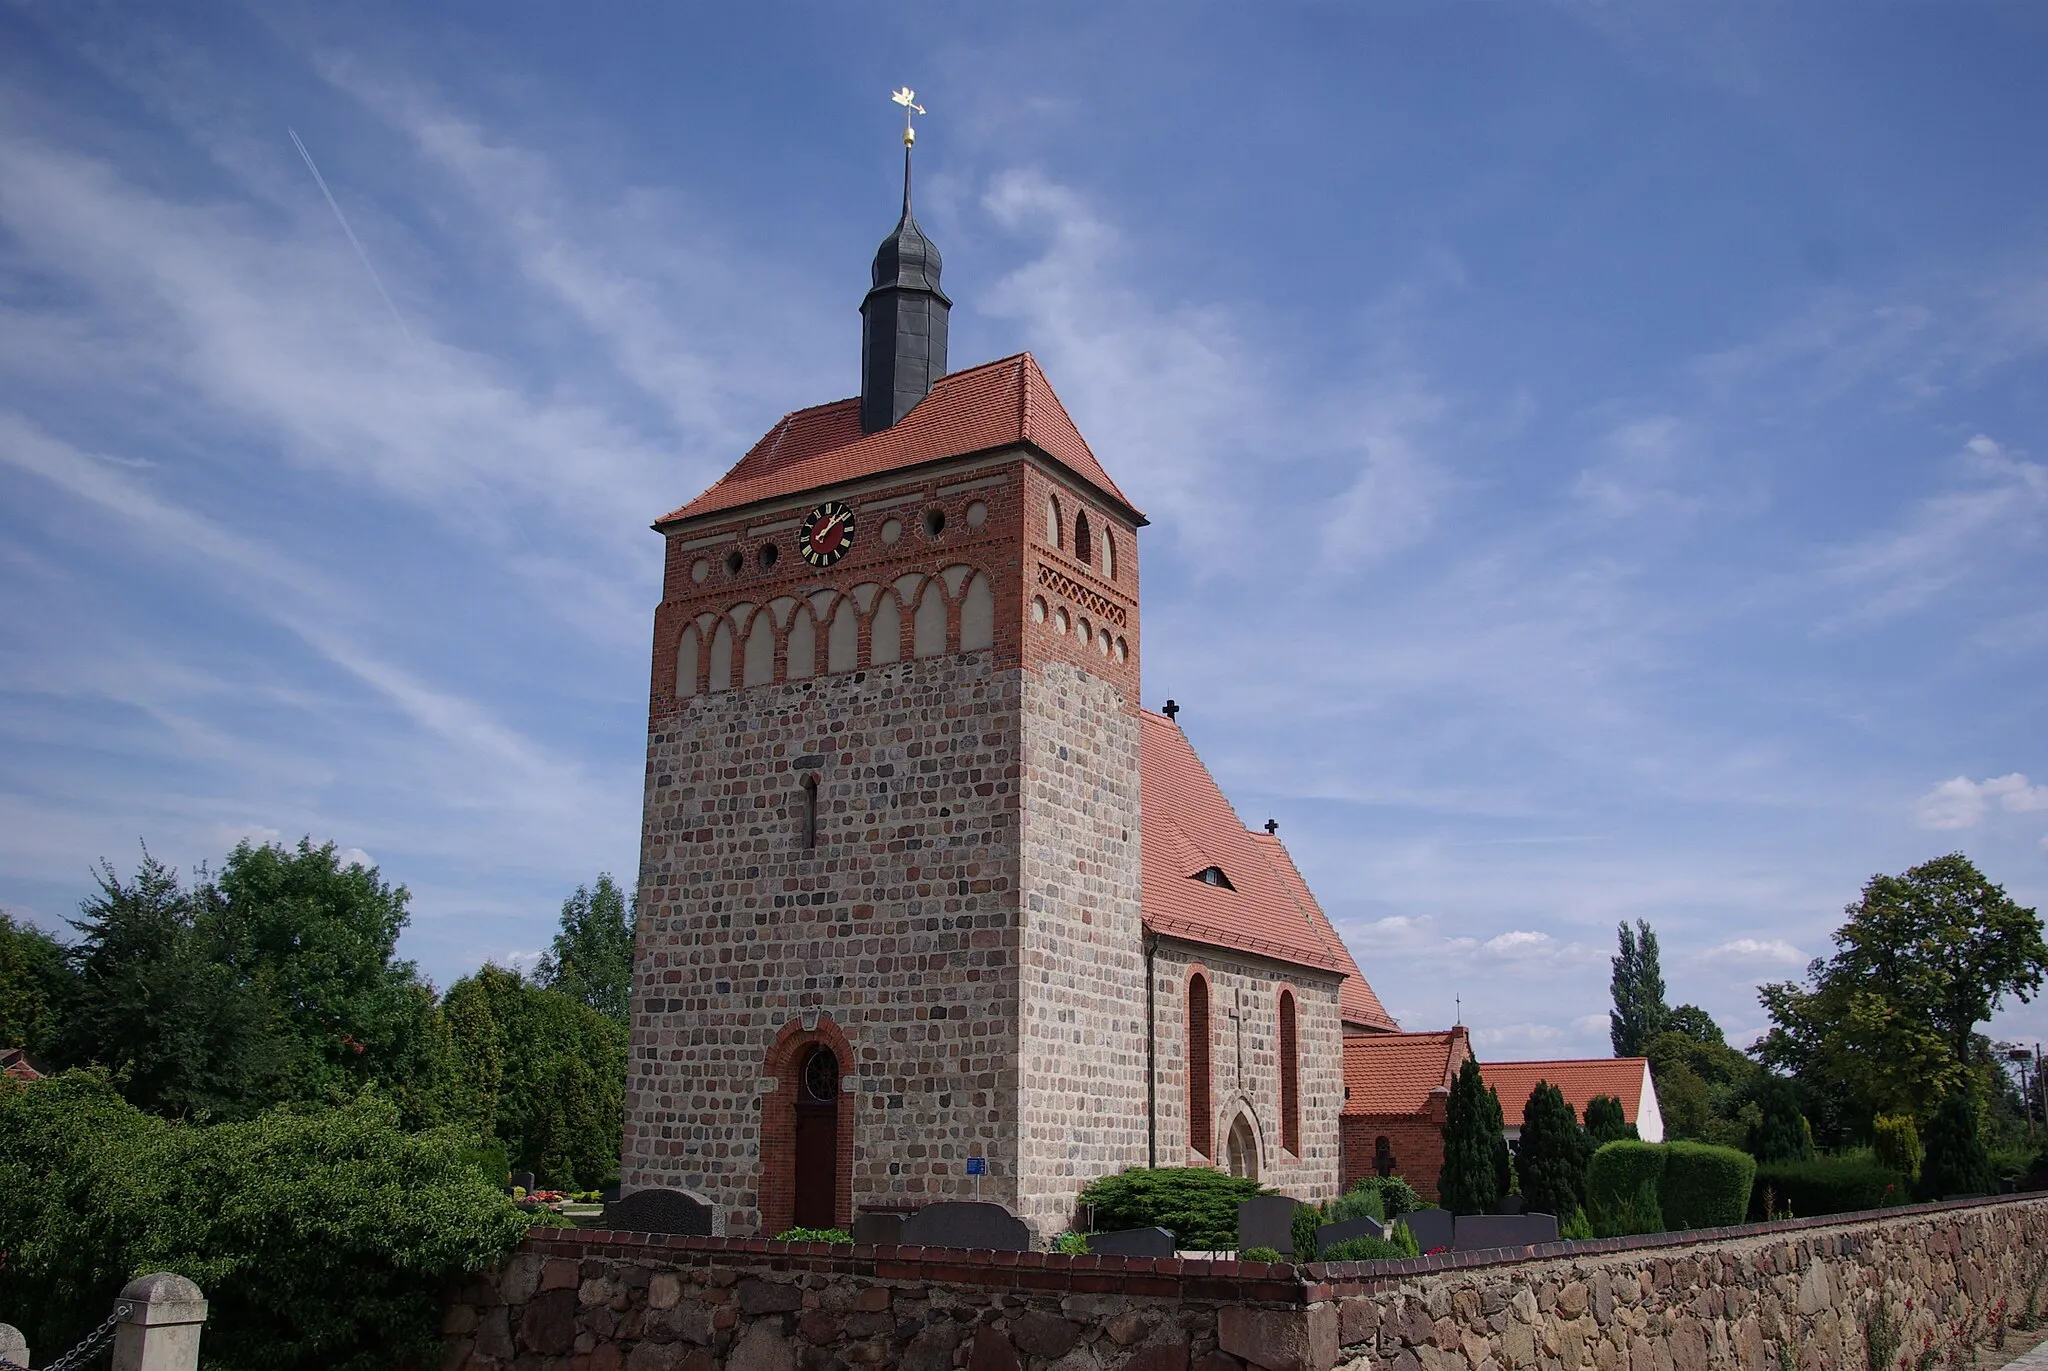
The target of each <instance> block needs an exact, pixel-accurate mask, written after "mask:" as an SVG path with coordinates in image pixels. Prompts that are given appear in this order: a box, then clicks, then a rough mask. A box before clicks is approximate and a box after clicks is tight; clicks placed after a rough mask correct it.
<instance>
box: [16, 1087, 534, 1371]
mask: <svg viewBox="0 0 2048 1371" xmlns="http://www.w3.org/2000/svg"><path fill="white" fill-rule="evenodd" d="M397 1119H398V1111H397V1109H396V1108H395V1107H394V1106H393V1105H392V1104H390V1103H389V1102H388V1101H385V1100H382V1099H378V1098H375V1097H370V1098H365V1099H361V1100H358V1101H357V1102H355V1103H353V1104H349V1105H346V1106H343V1107H341V1108H337V1109H331V1110H326V1111H323V1112H320V1113H317V1114H295V1113H286V1112H273V1113H269V1114H265V1115H263V1116H261V1117H259V1118H257V1119H255V1120H253V1121H251V1122H248V1123H227V1124H216V1125H213V1126H210V1127H209V1126H197V1125H183V1124H174V1123H170V1122H167V1121H165V1120H163V1119H159V1118H155V1117H152V1116H150V1115H147V1114H144V1113H142V1112H141V1111H140V1110H137V1109H135V1108H134V1107H132V1106H131V1105H129V1104H127V1103H126V1102H124V1101H123V1100H122V1099H121V1098H120V1096H119V1094H118V1093H116V1091H115V1089H114V1087H113V1086H112V1085H111V1084H110V1083H109V1082H108V1081H107V1079H106V1078H105V1077H104V1076H103V1075H100V1074H98V1073H89V1072H82V1071H72V1072H66V1073H64V1074H63V1075H60V1076H56V1077H53V1078H51V1079H50V1080H47V1081H44V1082H41V1083H39V1084H36V1085H33V1086H27V1087H18V1088H12V1089H6V1090H0V1250H5V1251H6V1252H7V1254H8V1256H7V1280H6V1281H5V1282H4V1283H0V1320H5V1321H7V1322H10V1323H13V1324H15V1325H16V1326H17V1327H20V1328H21V1329H22V1330H23V1332H25V1333H26V1334H27V1335H28V1338H29V1341H30V1344H31V1345H32V1346H37V1347H60V1348H61V1347H69V1346H70V1345H71V1344H72V1343H74V1342H76V1341H77V1340H78V1339H79V1338H80V1337H81V1336H83V1335H84V1334H85V1333H86V1332H88V1331H90V1330H91V1329H92V1328H93V1327H94V1326H95V1325H97V1324H98V1323H99V1322H100V1320H101V1319H103V1318H104V1317H105V1316H106V1312H107V1310H108V1308H109V1306H110V1304H111V1302H112V1300H113V1297H114V1295H115V1294H116V1293H117V1292H118V1291H119V1290H120V1289H121V1287H122V1286H123V1285H125V1284H126V1283H127V1282H128V1280H129V1279H130V1278H131V1277H133V1276H134V1275H135V1274H136V1273H138V1272H144V1271H175V1272H177V1273H178V1274H179V1275H182V1276H185V1277H187V1278H188V1279H190V1280H192V1281H194V1282H196V1283H197V1284H198V1286H199V1288H200V1289H201V1290H203V1291H205V1292H206V1297H207V1299H208V1301H209V1302H210V1303H211V1306H212V1307H211V1313H210V1316H209V1318H208V1320H207V1326H206V1353H207V1365H208V1366H209V1367H210V1368H219V1371H295V1369H296V1368H308V1369H310V1368H321V1369H322V1371H327V1369H328V1368H338V1369H339V1371H384V1369H385V1368H387V1367H389V1366H391V1365H393V1364H394V1363H396V1362H399V1361H402V1360H404V1359H405V1358H407V1357H409V1356H427V1355H430V1354H431V1353H433V1351H434V1350H435V1348H436V1347H437V1345H438V1342H439V1328H440V1296H441V1291H442V1288H443V1287H444V1286H445V1285H446V1284H447V1282H448V1281H449V1280H450V1279H452V1278H453V1277H455V1276H457V1275H459V1274H461V1273H464V1272H471V1271H476V1270H479V1269H481V1268H482V1267H483V1266H485V1265H486V1264H488V1263H490V1262H492V1261H495V1260H497V1259H498V1258H500V1257H502V1256H503V1255H505V1254H506V1253H507V1252H509V1251H511V1250H512V1248H514V1247H515V1246H517V1245H518V1243H519V1240H520V1239H521V1238H523V1237H524V1236H525V1234H526V1231H527V1228H528V1226H529V1224H530V1222H531V1221H530V1220H529V1218H528V1217H527V1216H526V1215H523V1214H521V1213H520V1212H519V1210H518V1209H517V1208H515V1207H514V1206H513V1204H512V1202H511V1201H510V1200H508V1199H506V1198H505V1196H504V1195H503V1194H501V1193H499V1192H498V1191H497V1190H496V1189H494V1188H493V1187H492V1185H491V1184H490V1183H489V1182H488V1181H487V1180H486V1179H485V1178H484V1177H483V1176H482V1175H480V1174H479V1173H478V1172H477V1171H476V1169H475V1166H474V1164H473V1163H472V1162H471V1161H470V1160H468V1159H467V1157H466V1155H465V1147H466V1146H467V1145H468V1141H469V1140H467V1139H465V1138H463V1137H461V1136H460V1135H458V1134H457V1133H455V1132H453V1131H452V1130H435V1131H433V1132H428V1133H419V1134H409V1133H404V1132H401V1131H400V1130H399V1128H398V1126H397Z"/></svg>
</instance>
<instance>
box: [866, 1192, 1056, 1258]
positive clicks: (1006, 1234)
mask: <svg viewBox="0 0 2048 1371" xmlns="http://www.w3.org/2000/svg"><path fill="white" fill-rule="evenodd" d="M897 1241H898V1242H900V1243H902V1244H903V1245H904V1246H906V1247H968V1248H975V1249H978V1250H981V1251H984V1252H1029V1251H1030V1250H1031V1227H1030V1225H1028V1224H1026V1223H1025V1222H1024V1220H1022V1219H1020V1218H1018V1217H1017V1216H1016V1215H1015V1214H1012V1213H1011V1212H1010V1211H1009V1210H1007V1209H1005V1208H1003V1207H1002V1206H1001V1205H999V1204H993V1203H990V1202H989V1201H987V1200H947V1201H945V1202H944V1203H941V1204H928V1205H926V1206H925V1207H924V1208H922V1209H920V1210H918V1211H917V1212H916V1213H915V1214H912V1215H911V1216H910V1217H909V1218H907V1219H905V1220H904V1221H903V1231H902V1235H901V1236H900V1237H898V1238H897Z"/></svg>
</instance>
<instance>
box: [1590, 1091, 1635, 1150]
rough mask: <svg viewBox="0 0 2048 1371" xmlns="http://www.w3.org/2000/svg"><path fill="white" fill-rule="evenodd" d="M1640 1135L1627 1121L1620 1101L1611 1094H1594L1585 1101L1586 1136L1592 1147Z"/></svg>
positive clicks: (1626, 1115)
mask: <svg viewBox="0 0 2048 1371" xmlns="http://www.w3.org/2000/svg"><path fill="white" fill-rule="evenodd" d="M1639 1136H1641V1135H1640V1134H1638V1133H1637V1132H1636V1126H1635V1125H1634V1124H1632V1123H1630V1122H1629V1121H1628V1114H1627V1113H1626V1112H1625V1111H1624V1110H1623V1109H1622V1107H1621V1101H1620V1100H1618V1099H1616V1098H1615V1097H1614V1096H1612V1095H1595V1096H1594V1097H1593V1098H1592V1099H1590V1100H1587V1101H1586V1137H1587V1139H1588V1140H1589V1141H1590V1142H1591V1143H1592V1144H1593V1146H1594V1147H1596V1148H1597V1147H1599V1146H1601V1145H1602V1144H1603V1143H1611V1142H1619V1141H1620V1140H1622V1139H1623V1138H1636V1137H1639Z"/></svg>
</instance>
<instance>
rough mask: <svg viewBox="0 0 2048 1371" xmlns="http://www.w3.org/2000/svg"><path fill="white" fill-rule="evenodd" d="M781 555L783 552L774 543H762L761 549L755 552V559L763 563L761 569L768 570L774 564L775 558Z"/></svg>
mask: <svg viewBox="0 0 2048 1371" xmlns="http://www.w3.org/2000/svg"><path fill="white" fill-rule="evenodd" d="M780 555H781V553H779V552H777V551H776V548H775V544H773V543H763V544H761V550H760V551H759V552H757V553H755V554H754V556H755V559H756V560H758V561H759V562H760V563H761V569H762V570H763V571H766V570H767V569H768V568H769V567H772V566H774V565H775V559H776V558H777V557H779V556H780Z"/></svg>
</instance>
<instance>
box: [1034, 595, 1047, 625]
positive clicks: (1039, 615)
mask: <svg viewBox="0 0 2048 1371" xmlns="http://www.w3.org/2000/svg"><path fill="white" fill-rule="evenodd" d="M1031 622H1032V623H1034V624H1042V623H1044V622H1045V597H1043V596H1034V597H1033V598H1032V601H1031Z"/></svg>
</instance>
